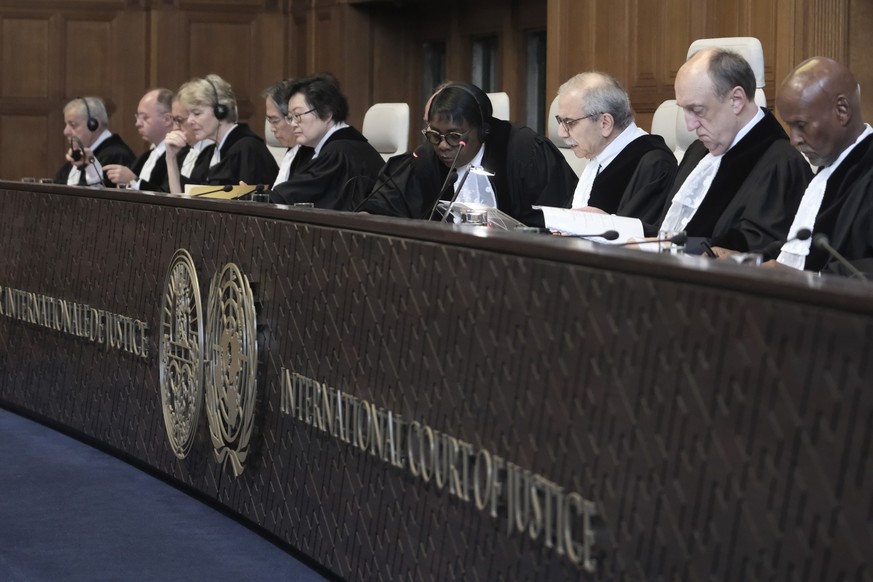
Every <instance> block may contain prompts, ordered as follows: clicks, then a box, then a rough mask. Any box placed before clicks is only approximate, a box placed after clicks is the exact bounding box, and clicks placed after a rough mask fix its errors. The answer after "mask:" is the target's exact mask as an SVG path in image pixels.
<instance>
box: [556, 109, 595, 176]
mask: <svg viewBox="0 0 873 582" xmlns="http://www.w3.org/2000/svg"><path fill="white" fill-rule="evenodd" d="M557 114H558V97H557V96H556V97H555V98H554V99H552V104H551V106H550V107H549V133H548V136H549V139H550V140H552V143H554V144H555V145H556V146H558V149H559V150H560V151H561V153H562V154H564V158H565V159H566V160H567V163H568V164H570V167H571V168H573V171H574V172H576V175H577V176H578V175H580V174H581V173H582V170H584V169H585V165H586V164H587V163H588V160H587V159H585V158H577V157H576V154H574V153H573V150H571V149H570V148H569V147H567V144H566V143H564V140H563V138H561V136H560V135H558V121H557V120H556V119H555V115H557Z"/></svg>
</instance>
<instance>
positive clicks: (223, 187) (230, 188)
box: [191, 184, 233, 198]
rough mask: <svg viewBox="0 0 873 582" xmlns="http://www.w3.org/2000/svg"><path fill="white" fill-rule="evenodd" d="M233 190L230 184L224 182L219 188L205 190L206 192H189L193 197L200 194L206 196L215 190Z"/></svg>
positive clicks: (197, 196)
mask: <svg viewBox="0 0 873 582" xmlns="http://www.w3.org/2000/svg"><path fill="white" fill-rule="evenodd" d="M231 190H233V186H231V185H230V184H225V185H224V186H222V187H221V188H216V189H215V190H207V191H206V192H200V193H199V194H191V196H194V197H195V198H199V197H200V196H206V195H207V194H215V193H216V192H230V191H231Z"/></svg>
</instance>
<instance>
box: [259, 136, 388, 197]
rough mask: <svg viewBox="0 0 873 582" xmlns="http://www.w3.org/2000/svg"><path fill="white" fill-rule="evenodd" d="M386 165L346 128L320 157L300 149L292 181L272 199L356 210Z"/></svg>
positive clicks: (324, 147) (281, 186) (280, 186)
mask: <svg viewBox="0 0 873 582" xmlns="http://www.w3.org/2000/svg"><path fill="white" fill-rule="evenodd" d="M383 165H384V160H383V159H382V156H381V155H379V152H377V151H376V149H375V148H374V147H373V146H372V145H370V142H368V141H367V138H365V137H364V136H363V135H361V133H360V132H359V131H358V130H357V129H355V128H353V127H350V126H346V127H343V128H342V129H338V130H336V131H335V132H333V133H332V134H330V136H329V137H328V138H327V140H326V141H325V142H324V144H323V145H322V147H321V150H320V151H319V153H318V155H317V156H315V155H314V150H313V149H312V148H310V147H307V146H305V145H304V146H301V147H300V149H298V151H297V155H296V156H295V157H294V161H293V162H292V164H291V169H290V173H289V178H288V179H287V180H286V181H285V182H282V183H281V184H278V185H277V186H276V187H275V188H274V189H273V192H272V194H271V200H272V201H273V202H278V203H281V204H295V203H300V202H311V203H312V204H313V205H314V206H315V207H316V208H331V209H334V210H353V209H354V208H355V206H357V205H358V204H359V203H360V201H361V200H362V199H363V197H364V196H365V195H366V193H367V192H369V190H370V188H371V187H372V185H373V183H374V182H375V180H376V176H377V175H378V174H379V170H381V169H382V166H383Z"/></svg>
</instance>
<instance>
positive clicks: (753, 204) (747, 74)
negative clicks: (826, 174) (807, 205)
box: [647, 49, 812, 253]
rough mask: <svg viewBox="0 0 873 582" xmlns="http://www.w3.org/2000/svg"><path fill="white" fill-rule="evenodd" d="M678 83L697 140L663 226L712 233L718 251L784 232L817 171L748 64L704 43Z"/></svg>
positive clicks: (765, 241) (760, 243)
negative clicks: (759, 89)
mask: <svg viewBox="0 0 873 582" xmlns="http://www.w3.org/2000/svg"><path fill="white" fill-rule="evenodd" d="M675 89H676V103H677V105H678V106H679V107H681V108H682V110H683V112H684V115H685V123H686V125H687V127H688V129H689V130H690V131H694V132H696V134H697V138H698V139H697V141H695V142H694V143H693V144H691V146H690V147H689V148H688V151H687V152H686V153H685V156H684V158H683V159H682V163H681V164H680V165H679V172H678V174H677V175H676V179H675V181H674V183H673V187H672V189H671V191H670V194H669V198H668V203H667V206H666V208H665V212H664V216H663V220H662V221H661V223H660V230H662V231H671V232H678V231H686V233H687V235H688V237H689V240H692V237H696V238H697V239H706V240H709V241H711V244H712V246H713V247H714V250H715V251H716V253H719V252H721V249H729V250H733V251H741V252H747V251H757V250H761V249H764V248H765V247H767V245H769V244H771V243H773V242H774V241H778V240H781V239H784V238H785V236H786V235H787V234H788V227H789V226H790V225H791V221H792V219H793V217H794V214H795V211H796V210H797V207H798V204H799V203H800V198H801V196H802V195H803V192H804V190H805V188H806V184H807V183H808V182H809V179H810V178H811V175H812V172H811V171H810V168H809V164H808V163H807V162H806V160H804V159H803V156H801V155H800V153H799V152H797V150H795V149H794V148H793V147H792V145H791V143H790V141H789V140H788V136H787V135H786V134H785V131H784V130H783V129H782V126H781V125H779V122H777V121H776V119H775V118H774V117H773V115H772V114H771V113H770V112H769V111H767V110H765V109H763V108H760V107H758V106H757V105H756V104H755V102H754V101H753V96H754V92H755V77H754V74H753V73H752V69H751V67H750V66H749V64H748V63H747V62H746V60H745V59H743V58H742V57H741V56H740V55H738V54H737V53H735V52H732V51H727V50H723V49H706V50H702V51H700V52H698V53H696V54H695V55H694V56H692V57H691V58H690V59H689V60H688V61H687V62H686V63H685V64H684V65H682V67H681V68H680V69H679V72H678V73H677V74H676V82H675ZM648 231H649V232H648V233H647V234H650V235H654V234H656V232H657V228H653V227H652V226H650V227H649V228H648ZM690 246H691V245H690ZM689 252H693V250H691V249H689Z"/></svg>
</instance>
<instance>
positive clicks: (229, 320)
mask: <svg viewBox="0 0 873 582" xmlns="http://www.w3.org/2000/svg"><path fill="white" fill-rule="evenodd" d="M206 333H207V337H209V347H208V348H207V349H208V358H207V362H206V415H207V418H208V420H209V435H210V437H211V439H212V446H213V447H214V449H215V450H214V453H215V458H216V459H217V460H218V461H219V462H220V463H222V464H224V463H226V462H229V463H230V464H231V467H232V469H233V473H234V475H235V476H237V477H238V476H239V475H241V474H242V472H243V469H244V468H245V461H246V457H247V456H248V454H249V446H250V444H251V440H252V429H253V428H254V420H255V418H254V417H255V404H256V400H257V383H256V378H257V352H258V346H257V335H256V333H257V329H256V322H255V301H254V297H253V295H252V290H251V287H250V286H249V282H248V279H247V278H246V277H245V276H244V275H242V273H240V270H239V267H237V266H236V265H234V264H233V263H229V264H227V265H225V266H224V268H223V269H222V270H221V272H220V273H218V274H217V275H215V277H214V278H213V279H212V284H211V285H210V287H209V302H208V304H207V323H206Z"/></svg>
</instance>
